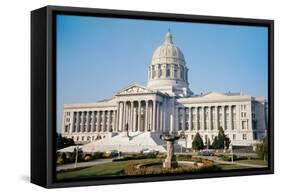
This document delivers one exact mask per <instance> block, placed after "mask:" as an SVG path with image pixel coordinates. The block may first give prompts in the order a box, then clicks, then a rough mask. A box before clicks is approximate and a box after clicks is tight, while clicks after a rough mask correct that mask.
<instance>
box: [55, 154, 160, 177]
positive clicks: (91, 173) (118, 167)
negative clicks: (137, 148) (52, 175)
mask: <svg viewBox="0 0 281 194" xmlns="http://www.w3.org/2000/svg"><path fill="white" fill-rule="evenodd" d="M151 161H155V159H143V160H137V161H135V162H137V163H144V162H151ZM157 161H158V160H157ZM127 164H128V161H119V162H110V163H106V164H98V165H94V166H92V167H88V168H83V169H78V170H73V171H67V172H58V173H57V180H68V179H75V180H77V179H86V178H92V177H98V176H99V177H100V176H120V175H123V169H124V168H125V167H126V165H127Z"/></svg>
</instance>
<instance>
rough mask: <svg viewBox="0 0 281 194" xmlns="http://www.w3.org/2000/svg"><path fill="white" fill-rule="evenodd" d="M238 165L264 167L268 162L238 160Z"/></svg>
mask: <svg viewBox="0 0 281 194" xmlns="http://www.w3.org/2000/svg"><path fill="white" fill-rule="evenodd" d="M237 163H243V164H255V165H263V166H267V165H268V162H267V161H264V160H238V161H237Z"/></svg>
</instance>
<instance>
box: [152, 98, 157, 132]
mask: <svg viewBox="0 0 281 194" xmlns="http://www.w3.org/2000/svg"><path fill="white" fill-rule="evenodd" d="M152 102H153V109H152V114H153V119H152V131H156V122H155V121H156V100H154V101H152Z"/></svg>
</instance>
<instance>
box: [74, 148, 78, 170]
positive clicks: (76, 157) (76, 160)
mask: <svg viewBox="0 0 281 194" xmlns="http://www.w3.org/2000/svg"><path fill="white" fill-rule="evenodd" d="M78 149H79V145H77V147H76V156H75V165H74V168H77V162H78Z"/></svg>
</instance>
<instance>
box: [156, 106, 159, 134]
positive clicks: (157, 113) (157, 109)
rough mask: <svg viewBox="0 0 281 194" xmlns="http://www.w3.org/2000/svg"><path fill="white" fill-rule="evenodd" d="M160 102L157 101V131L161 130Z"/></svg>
mask: <svg viewBox="0 0 281 194" xmlns="http://www.w3.org/2000/svg"><path fill="white" fill-rule="evenodd" d="M159 108H160V103H159V102H157V103H156V131H159V124H160V117H159V116H160V114H159V112H160V109H159Z"/></svg>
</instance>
